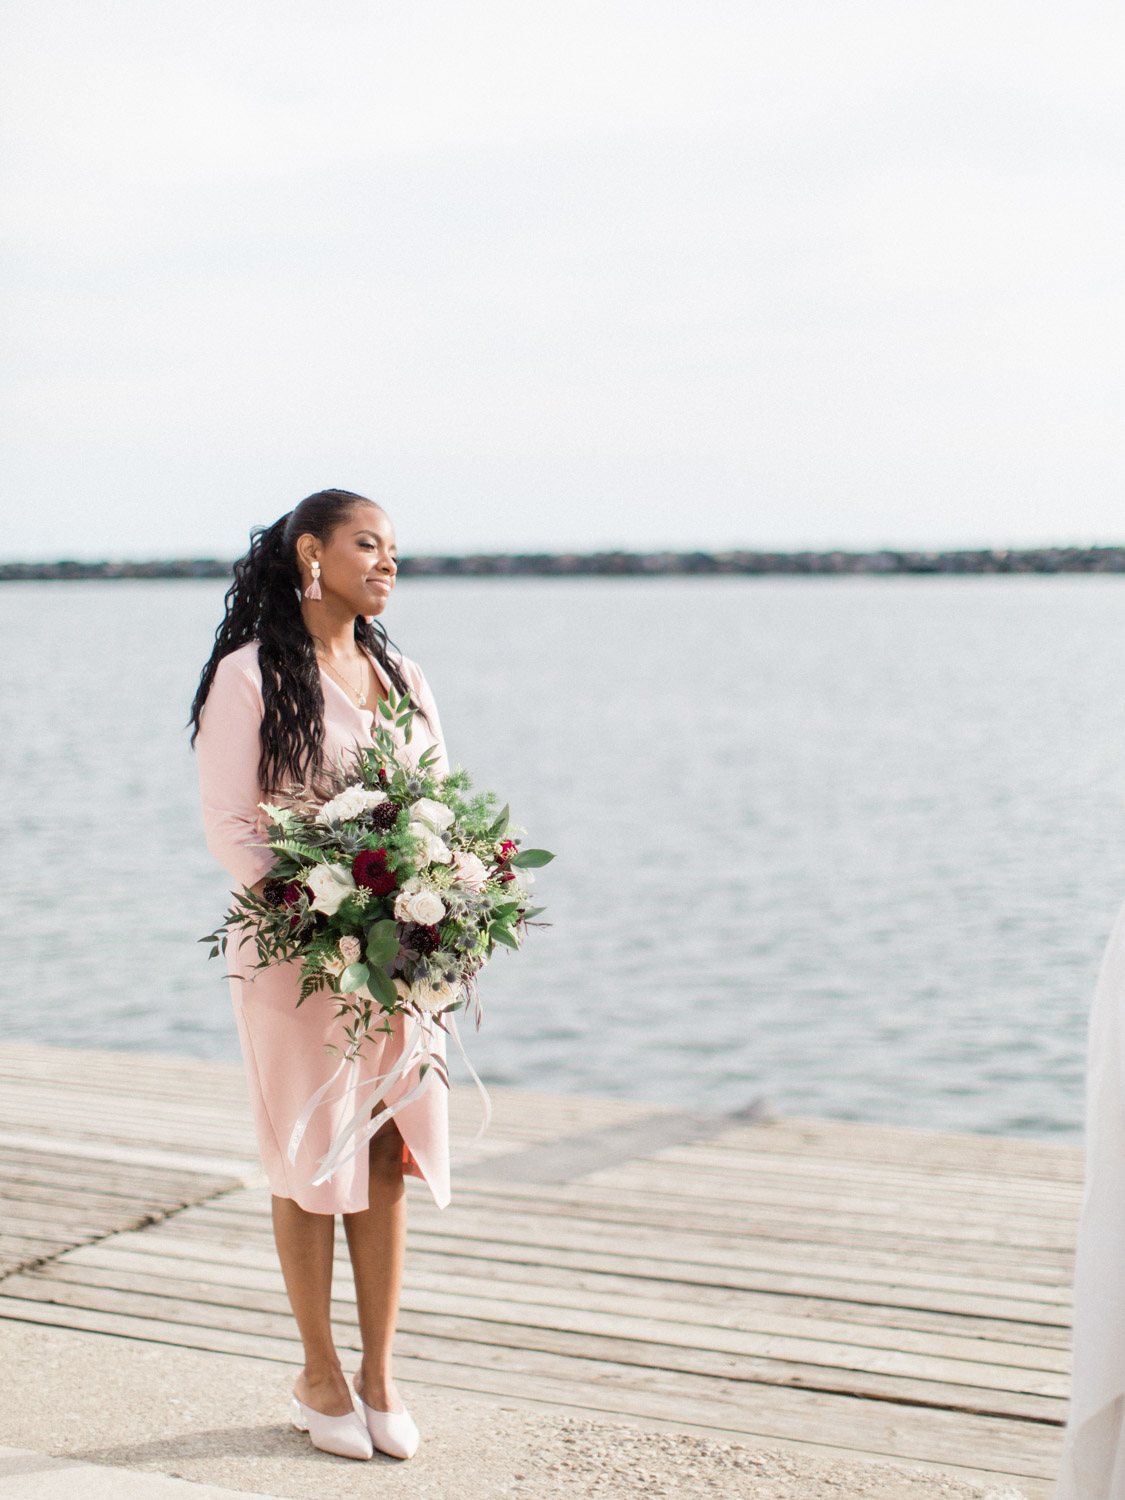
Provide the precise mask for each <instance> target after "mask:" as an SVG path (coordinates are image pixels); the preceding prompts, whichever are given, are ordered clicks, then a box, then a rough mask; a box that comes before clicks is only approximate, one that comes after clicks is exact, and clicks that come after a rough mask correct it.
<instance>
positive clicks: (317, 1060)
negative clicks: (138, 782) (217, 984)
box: [195, 642, 449, 1214]
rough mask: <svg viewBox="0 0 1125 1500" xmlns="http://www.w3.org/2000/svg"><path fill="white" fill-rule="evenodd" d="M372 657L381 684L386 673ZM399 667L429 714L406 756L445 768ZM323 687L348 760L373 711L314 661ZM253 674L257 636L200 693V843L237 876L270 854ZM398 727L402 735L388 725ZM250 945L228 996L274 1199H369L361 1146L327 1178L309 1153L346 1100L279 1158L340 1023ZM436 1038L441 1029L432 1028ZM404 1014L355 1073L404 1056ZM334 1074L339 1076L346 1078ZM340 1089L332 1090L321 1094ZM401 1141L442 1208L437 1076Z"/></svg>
mask: <svg viewBox="0 0 1125 1500" xmlns="http://www.w3.org/2000/svg"><path fill="white" fill-rule="evenodd" d="M372 665H373V667H374V669H375V671H376V673H377V674H378V676H379V679H380V681H381V682H382V683H383V686H384V687H389V686H390V684H389V682H388V680H387V675H386V673H385V672H384V671H383V670H382V669H381V667H380V666H379V664H378V663H377V662H374V661H373V662H372ZM401 667H402V673H403V676H404V678H405V679H406V682H407V685H408V686H409V688H410V691H411V694H412V696H413V698H414V701H415V703H416V704H418V705H419V707H420V708H422V709H423V711H424V712H425V715H426V719H428V720H429V723H428V724H427V723H426V720H425V719H423V718H422V716H421V714H419V715H417V716H416V717H415V720H414V725H413V737H412V739H411V742H410V744H409V745H407V746H405V747H404V749H403V751H402V755H403V758H404V759H405V760H407V761H409V762H411V763H416V762H417V760H418V757H419V756H420V755H421V754H422V753H423V751H425V750H426V749H428V748H429V747H430V746H431V745H436V746H437V747H438V751H439V757H438V760H437V761H436V763H435V764H434V770H435V771H436V772H437V774H438V775H439V776H440V775H444V774H445V773H446V772H447V771H448V770H449V761H448V759H447V757H446V753H445V747H444V744H443V742H442V738H441V726H440V723H439V720H438V715H437V709H436V707H435V706H434V700H433V695H432V694H431V692H430V689H429V687H428V685H427V683H426V679H425V678H424V677H423V675H422V673H421V671H420V670H419V668H418V667H417V666H416V665H415V664H414V663H413V662H412V661H407V660H406V659H405V658H404V659H403V660H402V662H401ZM320 676H321V685H322V688H323V691H324V739H325V745H324V753H325V763H326V764H327V765H334V764H336V763H337V762H338V760H339V758H340V757H341V756H343V757H344V759H345V761H350V758H351V755H352V754H353V753H354V751H355V750H356V749H357V748H358V747H360V746H367V745H370V744H371V729H372V723H373V720H374V714H373V713H372V712H371V711H370V710H369V709H364V708H359V707H357V706H356V704H355V703H354V702H353V701H352V699H351V698H350V697H349V696H348V694H347V693H346V692H345V691H344V689H343V688H342V687H340V686H339V685H338V684H337V683H335V682H334V681H333V679H332V678H331V677H329V676H328V674H327V673H326V672H324V671H323V670H322V671H321V674H320ZM262 713H263V703H262V674H261V671H260V670H259V667H258V646H257V642H250V643H249V644H248V645H245V646H242V647H240V648H239V649H238V650H237V651H232V652H231V653H230V655H229V656H225V657H224V658H223V659H222V661H221V662H220V663H219V666H218V670H217V671H216V673H215V680H214V682H213V684H212V687H211V691H210V693H209V694H208V696H207V703H206V705H205V707H204V710H203V714H202V718H201V721H200V727H199V735H198V738H197V739H196V745H195V748H196V753H197V758H198V762H199V789H200V796H201V799H202V803H203V826H204V830H205V832H206V836H207V847H208V849H209V850H210V851H211V853H212V854H213V855H214V856H215V858H216V859H217V860H218V861H219V863H220V864H221V865H222V866H223V868H224V869H225V870H226V871H227V873H228V874H229V875H230V876H231V879H232V880H233V881H234V882H235V883H236V884H235V888H236V889H237V888H239V887H242V886H250V885H253V884H254V883H255V882H256V881H259V880H261V879H262V877H263V876H264V875H265V874H266V873H267V872H268V871H269V869H270V866H271V865H272V863H273V855H272V854H271V852H270V851H269V849H267V848H265V847H264V845H263V843H262V839H263V836H264V834H265V829H266V823H267V819H266V816H265V814H264V813H263V812H262V811H261V809H260V807H259V806H258V804H259V803H260V802H263V801H267V800H269V798H268V796H267V794H266V793H265V792H264V791H263V790H262V788H261V787H260V786H259V784H258V755H259V748H260V746H259V728H260V725H261V722H262ZM396 733H400V732H399V731H396ZM256 962H257V951H256V949H255V947H254V944H253V941H252V940H246V941H244V942H243V943H241V944H239V943H238V942H237V940H236V939H234V938H232V939H231V941H230V943H229V944H228V947H227V963H228V968H229V970H230V972H231V975H232V978H231V994H232V997H233V1000H234V1011H235V1016H236V1018H237V1021H238V1035H239V1040H240V1042H241V1045H242V1057H243V1061H244V1062H245V1064H246V1076H247V1080H248V1083H249V1086H250V1103H251V1107H252V1109H253V1114H254V1125H255V1129H256V1132H257V1137H258V1149H259V1151H260V1153H261V1157H262V1165H263V1166H264V1168H265V1171H266V1174H267V1176H268V1177H269V1183H270V1189H271V1191H272V1192H273V1193H274V1194H275V1195H276V1196H277V1197H279V1198H293V1199H295V1200H296V1202H297V1203H299V1204H300V1206H301V1207H302V1208H304V1209H307V1210H308V1211H309V1212H310V1213H320V1214H339V1213H356V1212H358V1211H360V1210H361V1209H365V1208H366V1207H367V1206H368V1205H367V1175H368V1174H367V1152H366V1150H360V1151H359V1152H358V1153H357V1154H356V1155H355V1156H353V1157H352V1158H351V1159H350V1160H349V1161H346V1162H344V1163H342V1164H341V1165H340V1166H339V1167H338V1168H337V1169H336V1170H335V1171H334V1172H333V1175H332V1177H331V1178H330V1179H329V1181H327V1182H325V1183H322V1184H320V1185H319V1186H316V1187H314V1186H313V1185H312V1179H313V1177H314V1176H315V1175H316V1170H317V1163H318V1162H319V1161H320V1159H321V1158H322V1157H323V1156H324V1155H325V1153H326V1152H327V1150H328V1146H329V1142H330V1141H331V1140H332V1138H333V1136H334V1135H335V1133H336V1130H337V1129H338V1128H339V1126H340V1125H341V1124H342V1123H343V1121H345V1120H346V1119H347V1118H348V1117H349V1116H350V1115H351V1114H352V1113H353V1112H354V1109H355V1104H354V1101H353V1100H349V1099H348V1098H344V1099H337V1100H335V1101H334V1102H326V1103H324V1104H322V1105H321V1107H320V1108H319V1109H318V1110H317V1111H316V1112H315V1114H314V1115H313V1117H312V1119H311V1121H310V1123H309V1125H308V1127H307V1130H306V1132H305V1135H304V1137H303V1139H302V1141H301V1144H300V1147H299V1148H298V1151H297V1155H296V1160H295V1162H290V1160H289V1157H288V1147H289V1139H290V1135H291V1134H292V1130H293V1126H294V1124H295V1122H296V1120H297V1118H298V1116H299V1115H300V1113H301V1110H302V1109H303V1107H304V1106H305V1104H306V1102H307V1101H308V1100H309V1099H310V1097H311V1096H312V1095H313V1094H314V1093H315V1092H316V1090H317V1089H318V1088H320V1086H321V1085H322V1084H324V1083H327V1082H328V1080H329V1079H330V1078H331V1076H332V1074H333V1072H334V1071H335V1069H336V1067H337V1065H338V1063H339V1057H338V1056H336V1055H333V1054H332V1053H330V1052H329V1051H327V1047H328V1045H329V1044H331V1043H336V1044H337V1045H339V1044H340V1043H341V1042H342V1033H341V1029H340V1028H341V1023H340V1021H338V1020H337V1019H336V1015H335V1009H336V1007H335V1005H334V1003H333V1001H332V999H331V998H329V996H328V993H327V992H326V991H325V992H318V993H316V994H314V995H312V996H310V998H309V999H308V1000H306V1001H305V1002H304V1004H303V1005H302V1006H301V1007H300V1008H299V1009H298V1007H297V998H298V995H299V994H300V973H301V970H300V963H299V962H298V961H293V962H291V963H287V964H276V965H271V966H270V967H269V968H267V969H255V968H254V967H253V966H254V964H255V963H256ZM436 1035H437V1039H438V1043H439V1044H440V1042H441V1040H442V1033H441V1031H440V1029H438V1030H437V1033H436ZM403 1039H404V1028H403V1022H402V1018H401V1017H396V1018H395V1020H394V1022H393V1023H392V1034H391V1035H390V1036H389V1037H382V1038H380V1035H379V1034H378V1033H377V1034H376V1036H375V1038H374V1039H373V1040H372V1042H371V1043H370V1044H369V1045H367V1046H365V1047H364V1049H363V1055H364V1065H363V1070H362V1075H363V1076H364V1077H368V1076H371V1075H375V1074H382V1073H385V1072H387V1071H389V1070H390V1069H392V1068H393V1066H394V1064H395V1062H396V1061H397V1060H398V1059H399V1058H401V1056H402V1047H403ZM344 1076H345V1075H344V1074H341V1079H343V1078H344ZM418 1079H419V1074H418V1067H417V1065H416V1066H415V1067H413V1068H412V1069H410V1070H409V1071H408V1072H407V1073H405V1074H404V1075H403V1077H402V1078H400V1079H399V1080H398V1081H397V1082H396V1083H395V1084H394V1086H393V1087H392V1088H391V1090H390V1092H389V1094H388V1095H387V1101H386V1102H388V1103H393V1102H394V1101H395V1100H397V1099H401V1098H403V1097H404V1096H405V1095H406V1094H407V1093H408V1092H409V1091H410V1090H411V1089H412V1088H413V1087H414V1086H415V1085H416V1084H417V1083H418ZM337 1092H338V1090H337V1089H335V1088H333V1089H331V1090H329V1100H331V1099H332V1095H333V1094H335V1093H337ZM394 1120H395V1124H397V1126H398V1128H399V1132H400V1134H401V1135H402V1139H403V1143H404V1146H403V1169H404V1171H405V1172H407V1173H408V1174H409V1175H411V1176H414V1177H421V1178H422V1179H423V1180H424V1181H425V1183H426V1185H427V1186H428V1187H429V1189H430V1192H431V1193H432V1194H433V1198H434V1202H435V1203H436V1204H437V1206H438V1207H439V1208H444V1207H445V1205H446V1204H447V1203H448V1202H449V1125H448V1093H447V1090H446V1088H445V1086H444V1084H442V1083H441V1081H440V1080H439V1079H437V1078H435V1079H434V1080H433V1082H432V1084H431V1085H430V1086H429V1087H428V1088H427V1089H426V1091H425V1092H424V1093H423V1094H422V1095H421V1096H420V1097H419V1098H418V1099H416V1100H413V1101H412V1102H411V1103H410V1104H407V1105H405V1106H404V1107H403V1108H402V1110H401V1111H400V1112H399V1113H398V1114H396V1115H395V1117H394Z"/></svg>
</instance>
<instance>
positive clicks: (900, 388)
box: [0, 0, 1125, 558]
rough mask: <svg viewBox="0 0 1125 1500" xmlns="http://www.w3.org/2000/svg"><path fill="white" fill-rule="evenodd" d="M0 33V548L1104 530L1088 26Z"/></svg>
mask: <svg viewBox="0 0 1125 1500" xmlns="http://www.w3.org/2000/svg"><path fill="white" fill-rule="evenodd" d="M6 10H7V16H6V19H5V42H4V47H3V51H2V62H0V93H2V95H3V131H4V136H5V138H6V141H5V144H6V150H5V167H4V182H3V198H4V208H3V215H4V221H3V237H4V259H5V263H6V266H7V275H6V277H5V278H4V279H5V283H6V287H7V290H6V292H5V293H4V323H5V336H4V338H3V341H2V343H3V353H2V355H0V360H2V368H3V377H4V378H3V405H4V413H3V425H4V429H5V432H4V442H3V457H2V459H0V480H2V491H0V493H2V500H3V510H4V525H3V533H2V536H0V555H2V556H6V557H26V558H36V557H50V556H71V557H91V556H94V557H96V556H132V557H147V556H163V555H183V554H222V555H231V554H234V553H236V552H239V551H241V550H242V549H243V547H244V544H245V539H246V532H247V529H248V527H249V526H250V525H251V524H253V523H255V522H265V521H270V520H273V519H274V518H275V517H276V516H277V515H279V514H280V513H281V512H282V511H284V510H287V509H288V508H289V507H290V506H291V505H292V504H293V503H294V502H295V501H296V500H297V499H299V498H300V497H301V496H302V495H303V494H306V493H308V492H309V491H310V490H313V489H317V488H320V487H322V486H324V485H330V484H338V485H343V486H346V487H347V488H351V489H358V490H362V491H364V492H365V493H367V494H369V495H371V496H372V497H374V498H376V499H379V500H381V501H383V502H384V503H385V504H386V506H387V508H388V509H389V510H390V512H391V514H392V516H393V518H394V520H395V521H396V523H397V526H398V530H399V537H400V543H401V545H402V548H403V550H405V551H446V550H448V551H463V550H473V549H482V550H501V549H507V548H533V549H541V548H551V547H566V548H578V549H587V548H597V547H604V546H613V545H624V546H631V547H648V546H665V545H671V546H685V547H691V546H721V545H729V544H736V545H743V546H757V545H782V546H787V545H819V546H827V545H850V546H867V545H872V544H888V545H895V544H901V545H909V544H945V543H951V544H965V543H968V544H972V543H978V542H985V543H997V544H1005V543H1015V544H1019V543H1022V542H1034V541H1041V540H1057V541H1069V540H1079V541H1088V540H1107V541H1108V540H1113V541H1121V540H1123V539H1125V484H1123V479H1125V421H1123V420H1122V408H1123V402H1122V395H1123V385H1122V365H1123V363H1125V353H1123V351H1125V318H1123V316H1122V310H1123V297H1122V244H1123V238H1125V237H1123V233H1122V231H1123V224H1122V202H1123V186H1125V184H1123V181H1122V178H1123V172H1122V146H1123V142H1125V89H1123V87H1122V77H1123V68H1125V47H1123V45H1122V43H1123V40H1125V19H1123V12H1122V11H1121V8H1120V6H1119V5H1112V6H1111V5H1108V4H1106V5H1092V4H1084V3H1082V0H1077V3H1073V0H1072V3H1071V4H1069V5H1065V6H1064V5H1062V4H1060V3H1058V0H1052V3H1049V4H1047V3H1040V0H1014V3H1001V0H940V3H939V0H917V3H912V0H898V3H894V4H891V3H878V0H871V3H853V0H681V3H670V0H557V3H556V0H456V3H454V0H449V3H446V0H410V3H407V4H403V3H397V4H394V5H390V4H384V3H376V0H367V3H359V0H318V3H317V4H315V5H313V4H310V3H308V0H303V3H301V4H294V3H290V0H192V3H191V4H190V5H188V4H184V3H182V0H177V3H176V4H170V3H166V0H106V3H99V4H97V5H92V4H90V3H89V0H35V3H33V4H32V3H27V0H23V3H19V0H9V3H8V5H7V7H6Z"/></svg>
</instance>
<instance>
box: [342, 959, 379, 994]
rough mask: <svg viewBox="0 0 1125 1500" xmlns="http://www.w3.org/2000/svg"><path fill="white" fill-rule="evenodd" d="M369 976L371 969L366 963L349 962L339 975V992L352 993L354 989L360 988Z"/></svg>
mask: <svg viewBox="0 0 1125 1500" xmlns="http://www.w3.org/2000/svg"><path fill="white" fill-rule="evenodd" d="M370 978H371V970H370V969H369V968H368V967H367V965H366V964H349V965H348V966H347V968H346V969H345V970H344V972H343V973H342V974H341V975H340V993H341V994H342V995H354V994H355V992H356V990H361V989H362V988H363V987H364V985H365V984H366V983H367V981H368V980H369V979H370Z"/></svg>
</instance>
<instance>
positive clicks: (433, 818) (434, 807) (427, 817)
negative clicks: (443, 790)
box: [410, 797, 453, 833]
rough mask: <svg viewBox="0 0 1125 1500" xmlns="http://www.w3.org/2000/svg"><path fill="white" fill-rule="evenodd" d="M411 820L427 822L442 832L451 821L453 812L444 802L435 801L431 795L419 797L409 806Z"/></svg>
mask: <svg viewBox="0 0 1125 1500" xmlns="http://www.w3.org/2000/svg"><path fill="white" fill-rule="evenodd" d="M410 817H411V821H414V820H415V819H416V820H417V821H419V822H421V823H428V824H429V825H430V827H431V828H433V829H436V831H437V832H438V833H444V832H445V830H446V829H447V828H448V827H449V825H450V824H451V823H452V822H453V812H452V810H451V809H450V808H448V807H446V805H445V803H444V802H435V801H434V799H433V798H432V797H419V798H418V800H417V802H415V803H413V804H412V806H411V808H410Z"/></svg>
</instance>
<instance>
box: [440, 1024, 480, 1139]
mask: <svg viewBox="0 0 1125 1500" xmlns="http://www.w3.org/2000/svg"><path fill="white" fill-rule="evenodd" d="M442 1021H443V1022H444V1024H445V1029H446V1030H447V1031H448V1032H449V1034H450V1036H451V1037H452V1038H453V1040H454V1042H455V1043H456V1044H457V1050H458V1052H460V1054H461V1061H462V1062H463V1063H464V1064H465V1066H466V1067H467V1068H468V1070H469V1076H470V1078H471V1079H472V1080H473V1082H474V1083H475V1084H476V1086H477V1088H478V1090H479V1091H480V1096H481V1099H482V1101H483V1103H484V1119H483V1120H482V1121H481V1122H480V1129H479V1130H478V1131H477V1133H476V1135H474V1136H473V1145H474V1146H475V1145H476V1143H477V1142H478V1141H479V1140H480V1138H481V1136H482V1135H483V1134H484V1133H485V1131H486V1130H487V1129H488V1127H489V1125H491V1123H492V1100H491V1099H490V1098H489V1097H488V1090H487V1089H486V1088H485V1086H484V1084H483V1083H481V1081H480V1079H479V1078H478V1077H477V1070H476V1069H475V1068H474V1067H473V1065H472V1063H471V1062H470V1061H469V1054H468V1053H467V1052H466V1051H465V1048H464V1044H463V1043H462V1041H461V1033H460V1032H459V1031H458V1030H457V1020H456V1017H455V1015H454V1012H453V1011H451V1010H449V1011H446V1012H445V1014H444V1015H443V1016H442Z"/></svg>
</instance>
